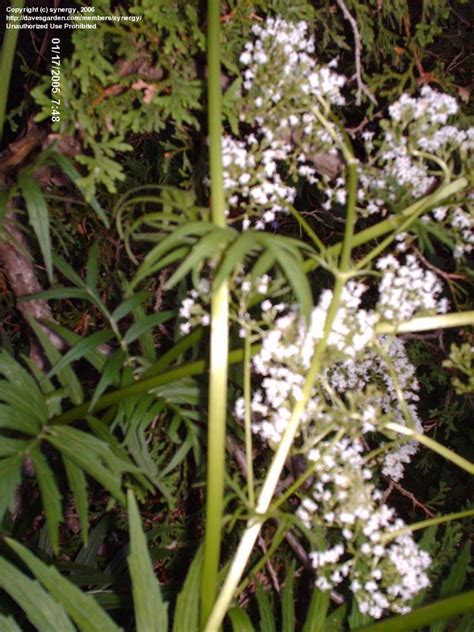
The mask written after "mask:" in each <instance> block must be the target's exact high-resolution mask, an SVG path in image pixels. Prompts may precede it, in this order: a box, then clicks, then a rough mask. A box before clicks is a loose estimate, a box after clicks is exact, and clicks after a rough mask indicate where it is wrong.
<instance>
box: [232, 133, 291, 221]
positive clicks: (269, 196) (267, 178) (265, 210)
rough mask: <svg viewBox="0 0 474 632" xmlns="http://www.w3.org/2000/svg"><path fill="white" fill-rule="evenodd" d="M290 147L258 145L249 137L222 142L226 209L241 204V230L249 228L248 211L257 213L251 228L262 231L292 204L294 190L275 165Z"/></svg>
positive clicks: (276, 143)
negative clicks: (243, 211) (256, 210)
mask: <svg viewBox="0 0 474 632" xmlns="http://www.w3.org/2000/svg"><path fill="white" fill-rule="evenodd" d="M290 151H291V145H289V144H288V143H286V142H283V141H281V140H279V139H276V138H273V139H272V140H271V141H265V140H262V141H260V142H259V141H258V140H257V138H256V136H255V135H254V134H250V135H249V136H247V138H246V139H245V140H243V141H241V140H236V139H235V138H233V137H231V136H224V137H223V139H222V165H223V178H224V189H225V190H226V191H227V192H228V194H229V196H230V197H229V205H230V207H238V206H239V205H240V204H243V205H244V207H245V209H246V212H245V214H244V218H243V228H244V230H245V229H247V228H248V227H249V226H250V219H249V217H248V213H249V208H251V207H252V206H253V207H255V208H258V209H259V219H258V220H257V222H256V224H255V228H257V229H258V230H262V229H263V228H265V224H270V223H271V222H273V221H274V219H275V214H276V213H280V212H286V211H287V208H288V206H287V205H288V203H290V204H291V203H293V201H294V199H295V196H296V189H295V188H294V187H291V186H288V185H287V184H285V183H284V182H283V180H282V179H281V177H280V174H279V173H278V165H277V161H279V160H285V159H286V158H288V156H289V153H290Z"/></svg>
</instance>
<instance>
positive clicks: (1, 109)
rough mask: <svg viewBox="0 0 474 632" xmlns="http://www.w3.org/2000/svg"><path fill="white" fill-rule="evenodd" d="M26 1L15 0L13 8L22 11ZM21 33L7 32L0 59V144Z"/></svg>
mask: <svg viewBox="0 0 474 632" xmlns="http://www.w3.org/2000/svg"><path fill="white" fill-rule="evenodd" d="M24 4H25V0H13V2H12V5H11V6H12V7H13V8H15V9H22V8H23V5H24ZM18 33H19V31H18V30H17V29H8V30H5V34H4V39H3V46H2V53H1V57H0V142H1V141H2V137H3V127H4V125H5V112H6V110H7V101H8V90H9V87H10V78H11V75H12V67H13V58H14V56H15V49H16V40H17V39H18Z"/></svg>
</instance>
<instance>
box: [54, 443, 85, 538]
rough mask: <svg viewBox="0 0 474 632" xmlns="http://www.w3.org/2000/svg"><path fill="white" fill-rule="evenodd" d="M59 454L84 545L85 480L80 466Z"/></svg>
mask: <svg viewBox="0 0 474 632" xmlns="http://www.w3.org/2000/svg"><path fill="white" fill-rule="evenodd" d="M61 456H62V459H63V463H64V467H65V469H66V476H67V481H68V483H69V487H70V488H71V491H72V495H73V497H74V503H75V505H76V510H77V514H78V516H79V522H80V523H81V537H82V541H83V543H84V545H86V544H87V541H88V535H89V519H88V513H89V512H88V502H87V480H86V477H85V475H84V472H83V471H82V470H81V468H80V467H78V466H77V465H76V464H75V463H73V462H72V461H71V460H70V459H68V458H67V457H66V456H64V454H63V455H61Z"/></svg>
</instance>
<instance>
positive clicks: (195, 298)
mask: <svg viewBox="0 0 474 632" xmlns="http://www.w3.org/2000/svg"><path fill="white" fill-rule="evenodd" d="M210 289H211V284H210V282H209V280H208V279H201V280H200V281H199V287H198V289H192V290H190V291H189V292H188V295H187V296H186V298H184V299H183V300H182V302H181V307H180V308H179V316H180V318H181V319H182V320H183V322H182V323H181V324H180V326H179V331H180V333H181V334H183V335H186V334H189V332H190V331H191V329H193V327H197V326H199V325H204V326H207V325H209V323H210V316H209V311H208V309H207V308H206V307H205V306H204V305H203V304H202V301H200V298H201V297H202V296H203V295H206V294H209V291H210Z"/></svg>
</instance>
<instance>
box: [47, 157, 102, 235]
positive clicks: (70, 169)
mask: <svg viewBox="0 0 474 632" xmlns="http://www.w3.org/2000/svg"><path fill="white" fill-rule="evenodd" d="M52 155H53V158H54V160H55V161H56V162H57V164H58V165H59V166H60V167H61V169H62V170H63V171H64V173H65V174H66V175H67V176H68V177H69V178H71V180H72V181H73V182H74V184H75V185H76V186H77V188H78V189H79V190H80V191H81V193H82V194H83V195H84V196H85V197H87V196H86V192H85V189H84V187H83V186H82V185H81V174H80V173H79V171H77V169H76V168H75V167H74V166H73V165H72V163H71V161H70V160H69V158H67V157H66V156H64V155H63V154H60V153H56V152H53V154H52ZM88 202H89V204H90V205H91V207H92V208H93V210H94V211H95V213H96V215H97V217H98V218H99V219H100V220H101V221H102V222H103V223H104V225H105V226H106V227H107V228H109V227H110V224H109V220H108V219H107V216H106V214H105V211H104V209H103V208H102V207H101V205H100V204H99V202H98V201H97V199H96V198H95V197H94V196H92V197H90V198H89V199H88Z"/></svg>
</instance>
